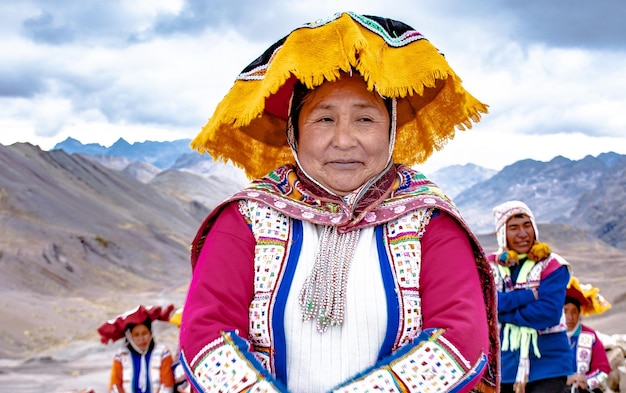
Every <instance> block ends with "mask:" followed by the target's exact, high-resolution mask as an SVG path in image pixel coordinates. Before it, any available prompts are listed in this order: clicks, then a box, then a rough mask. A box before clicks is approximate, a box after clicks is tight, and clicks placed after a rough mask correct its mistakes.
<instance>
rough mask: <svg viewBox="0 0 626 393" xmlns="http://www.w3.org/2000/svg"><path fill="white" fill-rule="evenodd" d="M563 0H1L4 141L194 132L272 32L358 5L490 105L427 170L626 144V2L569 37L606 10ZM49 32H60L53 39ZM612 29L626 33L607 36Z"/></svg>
mask: <svg viewBox="0 0 626 393" xmlns="http://www.w3.org/2000/svg"><path fill="white" fill-rule="evenodd" d="M618 2H619V1H618V0H612V1H609V2H608V3H606V4H604V5H603V6H602V7H604V8H602V10H605V11H606V10H609V9H612V8H610V7H613V6H614V5H615V4H617V3H618ZM89 4H91V6H90V5H89ZM561 4H563V3H561ZM542 7H543V8H545V9H542ZM555 7H556V6H554V5H553V4H552V5H549V4H544V3H541V4H539V3H537V4H535V3H532V2H531V3H528V4H526V3H524V4H517V5H515V6H513V5H502V4H492V3H490V4H479V5H476V4H472V5H469V4H467V3H465V2H463V1H461V0H442V1H434V0H426V1H424V2H420V3H419V5H416V4H415V2H413V1H409V0H400V1H398V2H396V3H394V5H393V6H389V5H388V4H383V3H381V2H379V1H356V0H350V1H347V2H342V3H341V6H340V7H338V6H337V3H336V2H335V1H330V0H323V1H319V2H300V3H289V2H286V1H285V0H282V1H281V0H273V1H272V0H270V1H269V3H263V4H257V3H253V4H249V3H245V6H244V3H242V2H241V1H240V0H231V1H216V2H212V3H211V4H210V5H209V4H208V3H206V2H203V1H197V0H186V1H185V0H176V1H170V0H158V1H157V0H139V1H129V0H120V1H118V2H104V3H98V4H97V6H93V3H85V4H83V5H81V4H79V3H59V2H49V1H47V0H26V1H22V0H20V1H13V0H7V1H6V2H3V4H2V5H0V51H2V53H3V62H2V63H1V64H0V104H1V105H2V106H1V107H0V127H1V128H0V143H3V144H10V143H13V142H16V141H28V142H31V143H33V144H39V145H41V146H42V147H43V148H50V147H52V146H54V144H56V143H57V142H60V141H62V140H63V139H65V138H66V137H68V136H71V137H74V138H76V139H78V140H80V141H81V142H83V143H98V142H99V143H101V144H103V145H110V144H112V143H114V142H115V141H116V140H117V139H119V138H120V137H121V138H124V139H126V140H127V141H129V142H131V143H132V142H137V141H143V140H147V139H149V140H171V139H179V138H191V137H193V136H195V134H196V133H197V132H198V131H199V130H200V128H201V127H202V126H203V125H204V123H205V122H206V121H207V119H208V118H209V117H210V115H211V113H212V111H213V109H214V108H215V106H216V105H217V102H218V101H219V100H220V99H221V98H222V97H223V96H224V94H226V92H227V91H228V89H229V88H230V86H231V85H232V82H233V81H234V79H235V77H236V75H237V74H238V73H239V71H241V70H242V69H243V68H244V67H245V66H246V65H247V64H248V63H250V62H251V61H252V60H253V59H254V58H256V57H257V56H259V55H260V54H261V53H262V52H263V51H264V50H265V49H266V48H267V47H268V46H269V45H270V44H272V43H273V42H274V41H275V40H277V39H279V38H281V37H282V36H284V35H285V34H287V33H288V32H289V30H290V29H293V28H295V27H297V26H299V25H301V24H303V23H305V22H309V21H312V20H314V19H318V18H323V17H326V16H329V15H331V14H333V13H334V12H337V11H344V10H352V11H355V12H359V13H363V14H374V15H382V16H385V17H391V18H394V19H398V20H401V21H403V22H406V23H408V24H409V25H411V26H413V27H415V28H416V29H417V30H419V31H420V32H422V33H423V34H425V35H426V37H427V38H428V39H430V40H431V42H433V44H434V45H435V46H436V47H438V48H439V49H441V51H442V52H443V53H444V54H445V56H446V58H447V59H448V61H449V62H450V64H451V65H452V67H453V68H454V69H455V70H456V71H457V72H458V74H459V75H460V76H461V78H462V79H463V81H464V85H465V87H466V88H467V89H468V90H469V91H470V92H472V93H473V94H474V95H475V96H476V97H477V98H479V99H480V100H482V101H484V102H486V103H487V104H489V105H490V108H489V109H490V113H489V114H488V115H486V116H484V119H483V121H482V122H481V123H479V124H477V125H475V127H474V129H473V130H470V131H467V132H459V133H458V135H457V138H456V139H455V140H454V141H452V142H451V143H449V144H448V146H446V147H445V148H444V150H443V151H441V152H437V153H435V155H433V157H432V158H431V159H430V160H429V162H428V164H427V165H428V166H430V167H431V168H436V167H440V166H445V165H450V164H454V163H460V164H462V163H467V162H473V163H476V164H479V165H484V166H487V167H490V168H494V169H498V168H501V167H502V166H503V165H507V164H510V163H512V162H515V161H516V160H519V159H523V158H533V159H538V160H549V159H551V158H553V157H554V156H556V155H563V156H565V157H567V158H570V159H576V158H582V157H584V156H585V155H586V154H592V155H597V154H599V153H602V152H605V151H609V150H613V151H616V152H618V153H621V154H626V146H625V145H626V143H625V142H624V141H625V140H626V136H623V135H625V134H626V132H624V131H626V130H625V127H626V111H624V110H623V109H622V108H625V107H626V78H624V77H623V76H622V75H621V74H622V72H623V70H624V69H626V50H624V48H625V47H626V39H625V38H624V37H626V28H624V27H623V26H622V25H623V24H616V23H615V21H616V20H620V17H619V13H620V12H622V14H623V13H624V12H623V11H620V10H622V8H613V13H617V14H618V15H611V17H610V18H608V19H606V20H599V19H598V20H594V19H590V20H588V21H587V26H588V30H589V31H588V32H587V33H585V34H584V35H583V34H582V33H581V34H580V35H579V36H577V37H575V36H567V35H564V34H563V31H565V30H563V29H568V28H569V27H568V26H566V25H567V24H571V23H572V21H576V20H578V18H580V16H581V15H582V14H580V12H583V11H584V12H586V14H587V15H590V16H593V15H599V12H600V11H601V10H599V9H596V8H598V7H600V6H599V5H594V4H593V3H589V2H587V3H585V4H582V5H580V6H579V7H578V8H581V7H583V8H581V9H580V10H573V9H572V8H571V7H569V8H567V7H566V8H563V9H562V10H561V11H559V12H560V14H559V15H560V17H559V18H553V20H550V18H549V17H547V16H548V15H553V13H554V12H556V9H558V7H556V8H555ZM581 10H582V11H581ZM579 11H580V12H579ZM542 12H543V14H542ZM46 13H47V15H48V19H45V18H42V15H45V14H46ZM540 14H542V15H544V17H541V18H537V15H540ZM547 21H549V23H552V24H557V25H558V24H561V25H562V26H561V27H562V28H561V29H559V28H555V27H554V26H548V25H547V24H548V22H547ZM27 22H28V23H30V24H28V23H27ZM542 23H544V24H545V25H542ZM29 28H30V29H32V30H29ZM46 29H53V30H54V29H56V30H54V32H56V33H57V34H61V33H65V34H66V35H65V36H59V38H60V39H61V40H60V41H59V42H57V43H46V41H45V34H44V33H45V32H46ZM609 31H610V32H623V33H624V34H621V35H620V34H617V35H616V36H615V38H613V39H612V40H607V39H606V37H607V34H608V32H609ZM583 33H584V32H583ZM38 34H39V35H38ZM620 37H622V38H620ZM63 39H64V40H66V41H63ZM620 40H621V41H620ZM608 41H611V42H608ZM63 42H64V43H63ZM620 43H621V44H624V45H619V44H620ZM620 48H621V49H620ZM623 138H625V139H623ZM511 146H514V148H511Z"/></svg>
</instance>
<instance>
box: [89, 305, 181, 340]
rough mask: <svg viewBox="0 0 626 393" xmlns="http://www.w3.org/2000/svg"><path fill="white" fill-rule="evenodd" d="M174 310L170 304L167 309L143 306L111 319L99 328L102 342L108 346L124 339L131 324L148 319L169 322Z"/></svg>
mask: <svg viewBox="0 0 626 393" xmlns="http://www.w3.org/2000/svg"><path fill="white" fill-rule="evenodd" d="M172 310H174V305H173V304H170V305H168V306H166V307H161V306H143V305H139V306H137V307H136V308H134V309H132V310H130V311H127V312H125V313H124V314H121V315H118V316H117V317H115V318H113V319H109V320H108V321H106V322H105V323H103V324H102V326H100V327H99V328H98V333H100V341H102V343H103V344H107V343H108V342H109V341H117V340H119V339H120V338H123V337H124V332H125V331H126V327H127V326H128V325H129V324H133V325H138V324H140V323H143V322H144V321H145V320H146V319H150V321H157V320H158V321H166V322H167V321H169V319H170V314H171V313H172Z"/></svg>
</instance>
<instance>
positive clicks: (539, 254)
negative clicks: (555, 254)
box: [528, 243, 552, 262]
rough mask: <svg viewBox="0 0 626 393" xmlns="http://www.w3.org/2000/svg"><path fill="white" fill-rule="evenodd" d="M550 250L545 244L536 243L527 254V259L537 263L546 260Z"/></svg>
mask: <svg viewBox="0 0 626 393" xmlns="http://www.w3.org/2000/svg"><path fill="white" fill-rule="evenodd" d="M551 252H552V250H550V246H549V245H548V244H547V243H536V244H535V245H533V246H532V248H531V249H530V252H529V253H528V259H530V260H532V261H535V262H539V261H543V260H544V259H546V258H547V257H548V256H549V255H550V253H551Z"/></svg>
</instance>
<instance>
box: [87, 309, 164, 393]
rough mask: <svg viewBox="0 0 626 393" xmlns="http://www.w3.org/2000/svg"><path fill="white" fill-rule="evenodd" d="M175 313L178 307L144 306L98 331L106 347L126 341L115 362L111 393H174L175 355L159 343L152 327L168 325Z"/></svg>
mask: <svg viewBox="0 0 626 393" xmlns="http://www.w3.org/2000/svg"><path fill="white" fill-rule="evenodd" d="M173 309H174V305H169V306H167V307H165V308H163V307H160V306H148V307H145V306H143V305H140V306H138V307H137V308H135V309H133V310H131V311H128V312H126V313H124V314H121V315H119V316H117V317H116V318H113V319H111V320H109V321H107V322H105V323H104V324H103V325H101V326H100V327H99V328H98V333H100V340H101V341H102V342H103V343H104V344H107V343H108V342H110V341H112V342H115V341H117V340H120V339H122V338H124V339H125V345H124V346H123V347H121V348H120V349H119V350H118V351H117V353H116V354H115V358H114V359H113V365H112V367H111V378H110V383H109V392H110V393H144V392H150V393H172V386H173V385H174V375H173V374H172V354H171V352H170V350H169V348H168V347H167V346H166V345H163V344H157V343H156V342H155V340H154V337H153V336H152V323H153V322H154V321H156V320H161V321H168V320H169V318H170V314H171V312H172V310H173Z"/></svg>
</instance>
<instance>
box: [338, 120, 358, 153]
mask: <svg viewBox="0 0 626 393" xmlns="http://www.w3.org/2000/svg"><path fill="white" fill-rule="evenodd" d="M355 136H356V134H355V132H354V127H353V126H352V124H350V122H348V121H338V122H337V126H336V127H335V132H334V133H333V145H335V146H337V147H351V146H354V145H355V144H356V138H355Z"/></svg>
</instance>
